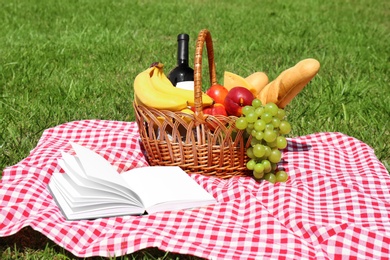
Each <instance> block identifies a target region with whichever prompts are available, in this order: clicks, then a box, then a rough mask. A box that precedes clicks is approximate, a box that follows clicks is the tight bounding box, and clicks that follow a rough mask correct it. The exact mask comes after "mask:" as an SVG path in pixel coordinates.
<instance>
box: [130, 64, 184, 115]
mask: <svg viewBox="0 0 390 260" xmlns="http://www.w3.org/2000/svg"><path fill="white" fill-rule="evenodd" d="M157 71H158V69H157V68H156V67H155V66H153V67H150V68H148V69H146V70H145V71H143V72H141V73H139V74H138V75H137V76H136V77H135V79H134V94H135V98H136V100H137V102H140V103H141V104H142V105H145V106H148V107H153V108H156V109H162V110H171V111H180V110H182V109H184V108H186V107H187V106H188V104H187V101H186V100H185V99H184V98H182V97H180V98H179V97H176V96H174V95H172V94H169V93H167V92H161V91H158V90H157V89H156V88H154V86H153V84H152V80H151V78H152V77H153V75H154V74H157V73H156V72H157ZM154 77H156V75H154Z"/></svg>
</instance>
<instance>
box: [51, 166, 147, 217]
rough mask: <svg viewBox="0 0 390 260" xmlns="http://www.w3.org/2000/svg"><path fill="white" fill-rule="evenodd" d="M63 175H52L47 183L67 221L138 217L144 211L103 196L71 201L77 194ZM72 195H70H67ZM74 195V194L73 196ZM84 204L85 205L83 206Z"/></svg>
mask: <svg viewBox="0 0 390 260" xmlns="http://www.w3.org/2000/svg"><path fill="white" fill-rule="evenodd" d="M64 177H66V176H65V174H61V173H53V176H52V178H51V179H50V182H49V185H48V187H49V190H50V191H51V193H52V194H53V197H54V199H55V200H56V201H57V204H58V205H59V207H60V209H61V211H62V212H63V214H64V215H65V217H66V218H67V219H68V220H75V219H96V218H99V217H109V216H121V215H140V214H143V213H144V211H145V209H144V208H143V207H142V206H139V205H132V204H131V203H129V202H128V201H127V202H116V201H112V199H110V198H108V199H107V198H106V197H104V196H102V197H101V199H100V200H99V199H98V197H94V198H93V199H92V200H85V202H80V203H81V204H80V203H79V202H78V201H77V200H76V202H74V201H73V198H72V196H73V195H74V194H76V193H77V190H75V189H74V188H73V187H72V186H71V185H69V183H67V179H66V178H64ZM69 193H72V194H69ZM73 193H74V194H73ZM83 203H85V204H83Z"/></svg>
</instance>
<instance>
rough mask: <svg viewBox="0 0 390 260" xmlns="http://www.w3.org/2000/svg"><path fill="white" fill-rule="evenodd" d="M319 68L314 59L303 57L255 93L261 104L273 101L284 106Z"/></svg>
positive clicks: (279, 105)
mask: <svg viewBox="0 0 390 260" xmlns="http://www.w3.org/2000/svg"><path fill="white" fill-rule="evenodd" d="M319 69H320V63H319V62H318V61H317V60H315V59H311V58H310V59H304V60H301V61H300V62H298V63H297V64H296V65H295V66H294V67H291V68H289V69H286V70H284V71H283V72H282V73H280V75H279V76H278V77H277V78H276V79H275V80H273V81H271V82H270V83H268V84H267V85H266V86H265V87H264V88H263V89H262V90H261V91H260V92H259V93H258V94H257V95H256V98H258V99H260V100H261V102H262V103H263V104H267V103H269V102H273V103H275V104H276V105H278V107H280V108H284V107H286V105H287V104H289V103H290V102H291V100H292V99H293V98H294V97H295V96H296V95H298V93H299V92H301V91H302V89H303V88H304V87H305V86H306V85H307V84H308V83H309V82H310V81H311V80H312V79H313V77H314V76H315V75H316V74H317V73H318V71H319Z"/></svg>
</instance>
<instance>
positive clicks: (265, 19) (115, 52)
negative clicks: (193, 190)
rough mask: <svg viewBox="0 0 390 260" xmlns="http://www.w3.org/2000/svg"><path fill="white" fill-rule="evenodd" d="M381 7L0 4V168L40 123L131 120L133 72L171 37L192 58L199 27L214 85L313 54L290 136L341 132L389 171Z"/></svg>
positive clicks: (288, 0)
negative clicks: (230, 75)
mask: <svg viewBox="0 0 390 260" xmlns="http://www.w3.org/2000/svg"><path fill="white" fill-rule="evenodd" d="M389 10H390V2H389V1H386V0H373V1H372V0H350V1H347V0H344V1H340V0H329V1H319V0H308V1H294V0H276V1H275V0H272V1H271V0H263V1H255V0H243V1H236V0H227V1H212V0H193V1H189V0H182V1H151V0H144V1H142V0H138V1H114V2H112V1H104V0H96V1H92V0H80V1H78V0H70V1H64V0H56V1H55V0H47V1H38V0H32V1H28V0H20V1H6V0H0V24H1V26H0V170H1V171H2V169H4V168H5V167H7V166H11V165H13V164H16V163H17V162H18V161H20V160H21V159H23V158H25V157H27V156H28V154H29V151H30V150H31V149H33V148H34V147H35V146H36V144H37V142H38V139H39V138H40V136H41V134H42V132H43V131H44V130H45V129H47V128H50V127H53V126H56V125H59V124H62V123H65V122H69V121H74V120H84V119H106V120H120V121H133V120H134V113H133V111H132V106H131V103H132V99H133V92H132V82H133V80H134V78H135V76H136V75H137V73H139V72H141V71H142V70H144V69H145V68H146V67H148V66H149V64H150V63H152V62H154V61H160V62H162V63H164V64H165V68H166V69H167V70H169V69H170V68H172V67H174V66H175V62H176V36H177V34H179V33H181V32H186V33H188V34H189V35H190V37H191V39H190V54H192V55H193V53H194V49H195V39H196V37H197V34H198V32H199V31H200V30H201V29H203V28H207V29H209V30H210V32H211V34H212V37H213V42H214V49H215V59H216V67H217V76H218V79H219V81H220V83H222V79H223V72H224V71H225V70H226V71H231V72H234V73H237V74H239V75H242V76H247V75H249V74H251V73H252V72H254V71H264V72H266V73H267V75H268V76H269V78H270V79H274V78H276V77H277V76H278V75H279V74H280V73H281V72H282V71H283V70H284V69H287V68H289V67H291V66H293V65H295V64H296V63H297V62H298V61H300V60H302V59H305V58H309V57H311V58H315V59H317V60H318V61H320V63H321V70H320V72H319V73H318V75H317V76H316V77H315V78H314V79H313V80H312V81H311V83H310V84H309V85H308V86H307V87H306V88H305V89H304V90H303V91H302V92H301V93H300V94H299V95H298V96H297V97H296V98H295V99H294V100H293V101H292V102H291V103H290V104H289V105H288V107H287V108H286V112H287V116H288V120H289V121H290V122H291V124H292V126H293V131H292V132H291V133H290V136H291V137H294V136H301V135H306V134H310V133H315V132H329V131H332V132H333V131H335V132H342V133H344V134H347V135H350V136H353V137H355V138H357V139H360V140H362V141H363V142H365V143H367V144H369V145H370V146H371V147H373V148H374V150H375V153H376V155H377V157H378V159H379V160H380V161H381V162H382V163H383V164H384V165H385V166H386V168H387V169H388V170H390V130H389V128H390V123H389V121H390V120H389V119H390V95H389V93H390V84H389V83H390V82H389V75H390V71H389V64H390V60H389V57H390V37H389V36H390V22H389ZM190 58H191V62H193V57H192V56H190ZM204 74H205V77H204V79H203V88H204V89H206V88H207V87H208V82H207V78H208V77H207V71H206V70H204ZM1 171H0V172H1ZM0 174H1V173H0ZM1 240H3V241H6V240H4V238H0V250H1V251H2V253H1V254H2V258H8V257H9V258H11V257H12V256H15V255H19V257H21V256H24V257H25V256H26V255H28V256H29V257H31V258H30V259H33V258H41V256H42V255H43V256H50V257H49V258H53V257H57V258H61V257H65V256H66V255H67V252H63V251H61V249H58V248H57V247H55V246H54V245H52V244H50V243H49V244H48V246H47V247H45V246H42V247H41V248H37V249H35V248H34V249H31V248H30V249H24V248H17V249H16V248H14V247H13V245H12V244H9V243H3V242H1ZM7 241H8V240H7ZM7 241H6V242H7ZM9 241H13V240H12V239H10V240H9ZM45 243H46V242H45ZM45 243H44V244H45ZM27 248H28V245H27ZM161 255H162V256H161ZM128 257H129V259H132V258H134V257H135V258H141V257H145V258H147V259H150V258H152V259H153V258H157V257H162V258H164V259H171V258H174V257H176V256H175V255H174V254H165V253H164V252H159V251H153V250H146V251H145V252H141V253H139V254H138V255H137V253H136V254H133V255H129V256H128ZM183 257H184V256H183ZM22 258H23V257H22Z"/></svg>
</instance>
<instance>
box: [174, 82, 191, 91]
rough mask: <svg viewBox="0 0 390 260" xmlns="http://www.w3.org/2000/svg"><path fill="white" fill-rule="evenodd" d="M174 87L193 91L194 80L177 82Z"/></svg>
mask: <svg viewBox="0 0 390 260" xmlns="http://www.w3.org/2000/svg"><path fill="white" fill-rule="evenodd" d="M176 87H177V88H182V89H187V90H192V91H193V90H194V82H193V81H181V82H177V84H176Z"/></svg>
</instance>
